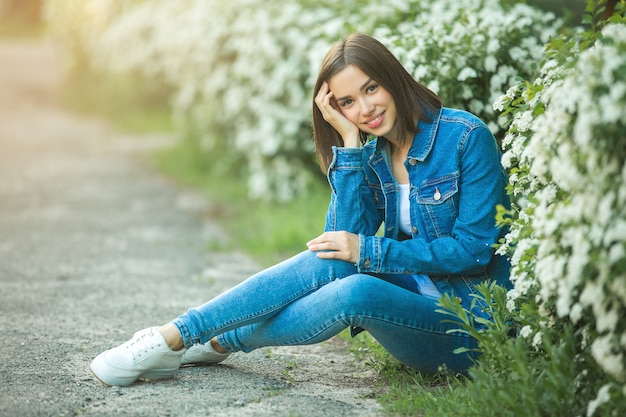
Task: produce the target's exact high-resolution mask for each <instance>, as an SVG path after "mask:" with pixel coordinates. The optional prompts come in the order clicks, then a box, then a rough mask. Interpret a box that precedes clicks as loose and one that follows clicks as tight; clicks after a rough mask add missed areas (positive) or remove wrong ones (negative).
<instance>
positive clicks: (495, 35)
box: [377, 0, 561, 135]
mask: <svg viewBox="0 0 626 417" xmlns="http://www.w3.org/2000/svg"><path fill="white" fill-rule="evenodd" d="M560 26H561V22H560V21H559V20H557V19H556V18H555V17H554V15H552V14H550V13H545V12H544V11H540V10H538V9H536V8H533V7H530V6H528V5H526V4H522V3H518V4H515V5H514V6H512V7H505V6H504V5H503V4H502V2H501V1H499V0H468V1H462V2H460V1H457V0H440V1H437V2H430V3H429V5H428V9H427V10H426V11H424V12H423V13H417V14H416V16H415V18H414V19H412V20H410V21H405V22H402V23H400V24H399V25H398V26H397V27H394V28H383V29H379V30H378V31H377V35H378V36H379V37H381V38H382V39H383V41H384V42H385V43H386V44H388V45H389V46H390V48H391V49H392V51H393V52H394V54H395V55H396V56H397V57H398V58H399V59H400V60H401V61H402V63H403V64H404V65H405V67H406V68H407V70H408V71H409V72H410V73H411V74H412V75H413V76H414V77H415V78H416V79H417V80H418V81H420V82H422V83H423V84H424V85H426V86H427V87H429V88H431V89H432V90H433V91H435V92H437V93H438V94H439V95H440V96H441V97H442V98H443V99H444V105H446V106H449V107H457V108H463V109H467V110H469V111H471V112H473V113H474V114H476V115H478V116H480V117H481V118H482V119H483V120H485V121H487V122H488V124H489V127H490V129H491V130H492V132H493V133H494V134H496V135H498V133H500V131H501V129H502V127H501V126H500V124H499V123H498V121H497V120H496V118H495V116H494V110H493V107H492V105H491V104H492V103H493V102H494V101H495V100H496V99H497V98H498V97H500V96H501V95H502V92H503V91H505V90H506V88H507V87H508V86H510V85H511V84H513V83H514V81H515V79H516V78H517V77H519V76H521V77H524V78H527V76H528V75H529V74H530V71H531V64H533V63H537V62H539V61H540V60H541V58H542V57H543V47H544V45H545V43H546V42H547V41H548V39H549V38H550V37H552V36H554V35H555V34H556V33H557V30H558V28H559V27H560Z"/></svg>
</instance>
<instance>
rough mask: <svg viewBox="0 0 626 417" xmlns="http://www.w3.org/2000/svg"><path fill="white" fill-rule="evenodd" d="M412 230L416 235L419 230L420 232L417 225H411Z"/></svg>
mask: <svg viewBox="0 0 626 417" xmlns="http://www.w3.org/2000/svg"><path fill="white" fill-rule="evenodd" d="M411 232H413V234H414V235H416V234H417V232H418V230H417V227H415V226H412V227H411Z"/></svg>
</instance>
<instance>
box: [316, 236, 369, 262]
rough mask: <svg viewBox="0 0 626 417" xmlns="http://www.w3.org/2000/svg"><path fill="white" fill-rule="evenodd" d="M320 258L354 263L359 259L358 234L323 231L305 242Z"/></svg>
mask: <svg viewBox="0 0 626 417" xmlns="http://www.w3.org/2000/svg"><path fill="white" fill-rule="evenodd" d="M306 245H307V246H308V247H309V250H310V251H311V252H317V257H318V258H322V259H340V260H342V261H346V262H350V263H353V264H354V263H356V262H357V261H358V260H359V236H358V235H355V234H354V233H349V232H345V231H340V232H325V233H323V234H322V235H320V236H318V237H316V238H315V239H313V240H311V241H309V242H307V244H306Z"/></svg>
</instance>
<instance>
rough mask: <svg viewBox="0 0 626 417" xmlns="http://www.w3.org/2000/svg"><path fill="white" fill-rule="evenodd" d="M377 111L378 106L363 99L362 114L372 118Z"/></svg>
mask: <svg viewBox="0 0 626 417" xmlns="http://www.w3.org/2000/svg"><path fill="white" fill-rule="evenodd" d="M375 109H376V106H375V105H374V103H372V102H370V101H369V100H368V99H367V98H363V99H362V100H361V112H362V113H363V115H364V116H371V115H372V114H374V110H375Z"/></svg>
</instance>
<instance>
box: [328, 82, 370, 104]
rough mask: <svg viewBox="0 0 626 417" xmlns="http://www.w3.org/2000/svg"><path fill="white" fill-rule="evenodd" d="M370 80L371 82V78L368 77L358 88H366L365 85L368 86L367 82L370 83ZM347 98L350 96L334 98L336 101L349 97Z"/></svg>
mask: <svg viewBox="0 0 626 417" xmlns="http://www.w3.org/2000/svg"><path fill="white" fill-rule="evenodd" d="M371 82H372V79H371V78H368V79H367V81H365V82H364V83H363V85H362V86H361V88H360V90H365V88H366V87H367V86H368V84H369V83H371ZM349 98H350V96H344V97H339V98H336V99H335V100H337V101H343V100H347V99H349Z"/></svg>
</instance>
